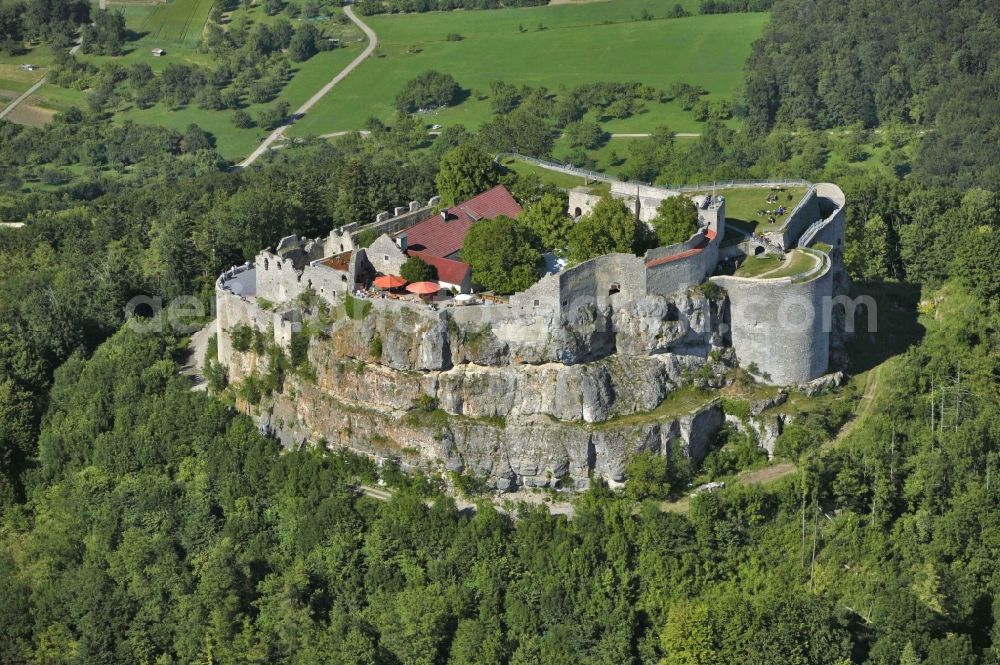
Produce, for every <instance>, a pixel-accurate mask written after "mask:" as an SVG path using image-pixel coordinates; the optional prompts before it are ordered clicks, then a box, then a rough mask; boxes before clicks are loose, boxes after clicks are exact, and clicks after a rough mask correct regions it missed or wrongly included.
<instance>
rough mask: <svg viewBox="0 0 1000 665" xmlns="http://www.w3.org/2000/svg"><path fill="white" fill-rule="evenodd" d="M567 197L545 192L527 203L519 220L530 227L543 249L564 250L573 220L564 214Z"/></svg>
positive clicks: (558, 193) (557, 193)
mask: <svg viewBox="0 0 1000 665" xmlns="http://www.w3.org/2000/svg"><path fill="white" fill-rule="evenodd" d="M566 205H567V197H566V195H565V194H563V193H562V192H546V193H545V194H543V195H542V198H540V199H539V200H538V201H535V202H534V203H529V204H528V207H526V208H525V209H524V212H523V213H522V214H521V216H520V219H521V221H523V222H524V223H525V224H527V225H528V226H530V227H531V228H532V230H533V231H534V232H535V233H536V234H537V235H538V237H539V238H540V239H541V241H542V246H543V247H545V249H564V248H565V247H566V244H567V243H568V242H569V233H570V231H571V230H572V228H573V219H572V218H571V217H570V216H569V214H568V213H567V212H566Z"/></svg>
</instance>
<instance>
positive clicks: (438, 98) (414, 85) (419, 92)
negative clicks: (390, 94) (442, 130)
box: [396, 70, 461, 113]
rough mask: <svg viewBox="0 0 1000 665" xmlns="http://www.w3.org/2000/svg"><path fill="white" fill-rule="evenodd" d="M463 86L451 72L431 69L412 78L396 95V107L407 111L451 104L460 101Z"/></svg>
mask: <svg viewBox="0 0 1000 665" xmlns="http://www.w3.org/2000/svg"><path fill="white" fill-rule="evenodd" d="M460 92H461V88H459V86H458V82H457V81H455V79H454V77H452V76H451V75H450V74H442V73H441V72H438V71H434V70H429V71H426V72H424V73H423V74H420V75H418V76H417V77H415V78H413V79H411V80H410V81H409V82H408V83H407V84H406V85H405V86H403V89H402V90H401V91H400V92H399V94H398V95H397V96H396V108H397V109H399V110H400V111H403V112H405V113H412V112H414V111H416V110H417V109H425V108H436V107H438V106H450V105H451V104H454V103H455V102H456V101H458V95H459V93H460Z"/></svg>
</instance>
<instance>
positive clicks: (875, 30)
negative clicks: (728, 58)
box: [746, 0, 1000, 190]
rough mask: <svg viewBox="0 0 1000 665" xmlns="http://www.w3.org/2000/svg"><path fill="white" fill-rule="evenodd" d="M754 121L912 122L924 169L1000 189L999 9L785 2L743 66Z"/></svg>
mask: <svg viewBox="0 0 1000 665" xmlns="http://www.w3.org/2000/svg"><path fill="white" fill-rule="evenodd" d="M746 71H747V90H746V106H747V121H748V124H749V125H750V126H751V128H753V129H755V130H757V131H764V130H767V129H770V128H771V127H773V126H775V125H776V124H780V125H785V126H792V125H794V124H796V123H799V122H801V123H804V124H805V126H810V127H818V128H824V129H825V128H831V127H838V126H844V125H850V124H852V123H855V122H859V123H862V124H863V125H864V126H866V127H873V126H876V125H879V124H883V125H884V124H890V123H895V122H902V123H914V124H916V125H918V126H920V127H921V128H923V129H925V130H926V131H927V135H926V137H925V138H924V140H923V142H922V144H921V150H920V152H921V154H920V157H919V159H918V160H917V162H916V169H915V170H916V175H917V176H918V177H919V178H920V179H921V180H923V181H924V182H927V183H942V182H949V183H957V184H959V185H961V186H969V185H971V184H972V183H975V182H978V183H981V184H985V185H988V186H989V187H990V188H991V189H993V190H996V189H998V187H1000V166H998V165H997V163H996V159H995V158H996V155H997V153H998V150H1000V123H998V122H997V119H998V118H1000V5H997V3H996V2H992V1H991V0H952V1H949V2H934V1H932V0H902V1H901V2H898V3H893V6H892V8H891V10H890V9H889V8H887V7H886V6H885V5H884V4H883V3H879V2H869V1H866V0H853V1H851V2H838V1H836V0H782V1H781V2H777V3H775V4H774V7H773V9H772V18H771V21H770V22H769V24H768V27H767V28H766V30H765V32H764V35H763V36H762V37H761V39H759V40H758V41H757V42H755V43H754V46H753V52H752V54H751V56H750V59H749V60H748V61H747V65H746Z"/></svg>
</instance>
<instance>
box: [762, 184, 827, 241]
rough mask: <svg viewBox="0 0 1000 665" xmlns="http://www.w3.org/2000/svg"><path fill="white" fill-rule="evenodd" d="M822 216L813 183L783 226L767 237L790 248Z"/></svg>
mask: <svg viewBox="0 0 1000 665" xmlns="http://www.w3.org/2000/svg"><path fill="white" fill-rule="evenodd" d="M822 216H823V215H822V213H821V212H820V209H819V199H818V198H817V196H816V186H815V185H813V186H812V187H810V188H809V190H808V191H807V192H806V194H805V196H803V197H802V200H801V201H799V202H798V204H796V206H795V208H793V209H792V211H791V212H790V213H789V214H788V217H787V218H786V219H785V221H784V223H782V225H781V228H780V229H778V231H775V232H772V233H768V234H767V237H768V238H769V239H770V240H772V241H773V242H775V243H777V244H779V245H781V246H782V247H783V248H785V249H789V248H791V247H794V246H795V241H796V240H798V238H799V236H800V235H802V232H803V231H805V230H806V229H807V228H809V226H810V225H811V224H812V223H813V222H815V221H816V220H818V219H820V218H821V217H822Z"/></svg>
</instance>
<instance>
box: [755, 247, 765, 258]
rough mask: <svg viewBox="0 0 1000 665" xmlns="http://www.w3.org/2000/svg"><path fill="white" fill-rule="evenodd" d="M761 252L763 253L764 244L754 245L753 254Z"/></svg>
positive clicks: (756, 254) (758, 254) (757, 254)
mask: <svg viewBox="0 0 1000 665" xmlns="http://www.w3.org/2000/svg"><path fill="white" fill-rule="evenodd" d="M763 253H764V245H757V246H756V247H754V248H753V255H754V256H760V255H761V254H763Z"/></svg>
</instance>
